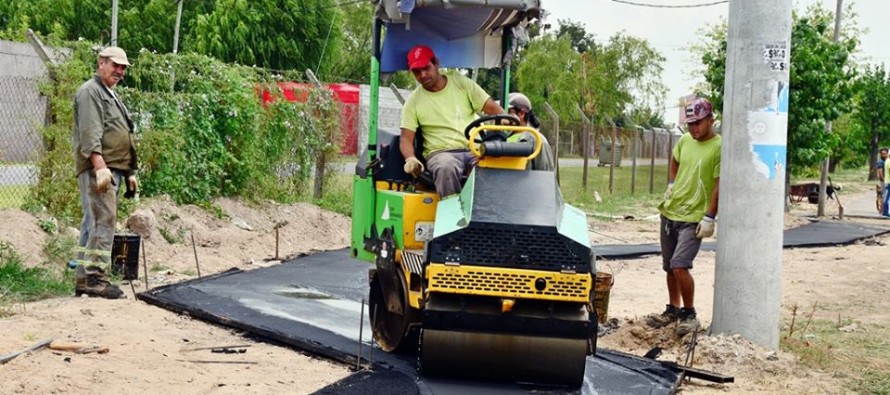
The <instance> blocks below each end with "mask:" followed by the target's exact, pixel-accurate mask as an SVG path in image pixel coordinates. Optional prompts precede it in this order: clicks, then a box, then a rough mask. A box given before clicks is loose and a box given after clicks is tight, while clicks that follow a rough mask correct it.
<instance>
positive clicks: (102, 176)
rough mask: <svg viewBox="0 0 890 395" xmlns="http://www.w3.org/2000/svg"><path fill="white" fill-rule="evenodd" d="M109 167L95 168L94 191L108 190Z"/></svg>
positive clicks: (109, 182) (102, 191)
mask: <svg viewBox="0 0 890 395" xmlns="http://www.w3.org/2000/svg"><path fill="white" fill-rule="evenodd" d="M111 178H112V177H111V169H109V168H107V167H106V168H102V169H98V170H96V191H97V192H99V193H105V192H106V191H108V185H110V184H111Z"/></svg>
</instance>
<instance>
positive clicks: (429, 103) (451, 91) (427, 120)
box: [401, 75, 490, 158]
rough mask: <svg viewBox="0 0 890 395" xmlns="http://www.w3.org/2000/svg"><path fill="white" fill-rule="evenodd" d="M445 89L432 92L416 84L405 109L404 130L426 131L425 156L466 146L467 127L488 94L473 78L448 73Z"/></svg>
mask: <svg viewBox="0 0 890 395" xmlns="http://www.w3.org/2000/svg"><path fill="white" fill-rule="evenodd" d="M447 78H448V80H447V83H446V84H445V88H442V90H440V91H438V92H430V91H428V90H426V89H424V88H423V87H422V86H419V87H417V89H415V90H414V92H411V96H409V97H408V100H407V101H405V106H404V107H403V108H402V125H401V127H402V128H403V129H408V130H411V131H415V132H416V131H417V128H418V127H420V128H421V131H420V132H421V133H423V155H424V156H425V157H427V158H428V157H429V154H430V153H431V152H435V151H441V150H451V149H462V148H467V138H466V137H465V136H464V129H465V128H466V127H467V125H468V124H469V123H470V122H472V121H473V120H475V119H476V114H477V113H479V112H481V111H482V107H483V106H484V105H485V101H487V100H488V99H489V97H490V96H489V95H488V93H486V92H485V90H483V89H482V88H481V87H480V86H479V85H477V84H476V83H475V82H473V81H472V80H471V79H469V78H467V77H464V76H460V75H449V76H447Z"/></svg>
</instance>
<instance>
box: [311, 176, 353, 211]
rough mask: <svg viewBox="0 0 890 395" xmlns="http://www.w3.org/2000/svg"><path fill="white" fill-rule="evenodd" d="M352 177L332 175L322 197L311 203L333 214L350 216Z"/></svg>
mask: <svg viewBox="0 0 890 395" xmlns="http://www.w3.org/2000/svg"><path fill="white" fill-rule="evenodd" d="M352 177H353V176H352V175H351V174H335V175H332V176H331V177H330V178H329V179H328V182H327V184H325V190H324V196H322V197H321V199H314V200H313V201H312V203H314V204H317V205H318V206H320V207H321V208H323V209H325V210H329V211H333V212H335V213H340V214H343V215H347V216H352Z"/></svg>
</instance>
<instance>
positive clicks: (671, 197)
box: [647, 99, 722, 336]
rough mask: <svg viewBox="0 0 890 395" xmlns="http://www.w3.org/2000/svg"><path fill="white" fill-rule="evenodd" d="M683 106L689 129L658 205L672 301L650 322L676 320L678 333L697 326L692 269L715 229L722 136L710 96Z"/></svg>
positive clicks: (679, 143) (676, 149)
mask: <svg viewBox="0 0 890 395" xmlns="http://www.w3.org/2000/svg"><path fill="white" fill-rule="evenodd" d="M684 111H685V113H684V114H685V118H686V125H687V127H688V128H689V133H687V134H684V135H683V136H682V137H680V140H679V141H677V145H676V146H674V150H673V154H672V155H671V165H670V166H671V167H670V181H669V183H668V187H667V191H665V194H664V201H663V202H662V203H661V204H660V205H659V206H658V211H660V212H661V256H662V269H664V271H665V273H666V279H667V289H668V300H669V303H668V305H667V307H666V308H665V311H664V312H663V313H661V314H653V315H650V316H648V317H647V324H649V326H652V327H656V328H661V327H664V326H667V325H669V324H671V323H674V322H677V323H678V324H677V335H680V336H683V335H686V334H688V333H692V332H694V331H696V330H698V327H699V321H698V319H697V317H696V312H695V306H694V298H695V281H694V280H693V279H692V274H691V273H690V270H691V269H692V261H693V260H694V259H695V256H696V255H698V251H699V248H700V247H701V239H703V238H706V237H711V236H713V235H714V228H715V226H716V217H717V198H718V192H719V185H720V150H721V144H722V138H721V137H720V136H719V135H717V134H716V133H715V132H714V127H713V126H714V115H713V109H712V106H711V102H709V101H707V100H706V99H695V100H693V101H691V102H690V103H688V104H687V105H686V107H685V110H684ZM681 301H682V307H681V304H680V303H681Z"/></svg>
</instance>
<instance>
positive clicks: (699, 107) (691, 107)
mask: <svg viewBox="0 0 890 395" xmlns="http://www.w3.org/2000/svg"><path fill="white" fill-rule="evenodd" d="M713 109H714V108H713V106H712V105H711V102H709V101H708V99H702V98H698V99H694V100H692V101H690V102H689V103H686V108H685V115H686V124H690V123H693V122H697V121H699V120H702V119H705V118H707V117H708V116H709V115H711V114H712V113H713Z"/></svg>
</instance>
